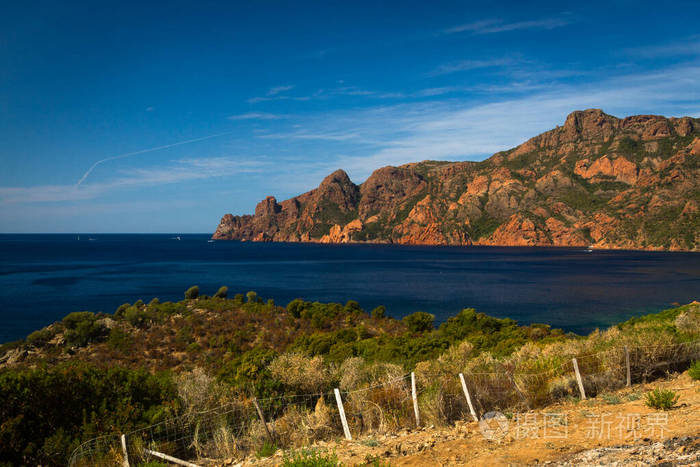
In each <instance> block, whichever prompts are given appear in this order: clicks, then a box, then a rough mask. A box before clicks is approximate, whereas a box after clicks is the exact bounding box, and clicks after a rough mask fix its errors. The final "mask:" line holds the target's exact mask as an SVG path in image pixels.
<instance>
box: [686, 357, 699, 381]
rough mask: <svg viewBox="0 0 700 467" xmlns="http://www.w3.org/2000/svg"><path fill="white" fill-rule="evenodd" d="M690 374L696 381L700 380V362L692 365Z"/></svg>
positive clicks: (689, 370)
mask: <svg viewBox="0 0 700 467" xmlns="http://www.w3.org/2000/svg"><path fill="white" fill-rule="evenodd" d="M688 374H689V375H690V377H691V378H693V379H694V380H700V360H697V361H694V362H693V363H691V364H690V368H689V369H688Z"/></svg>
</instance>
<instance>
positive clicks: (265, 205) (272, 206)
mask: <svg viewBox="0 0 700 467" xmlns="http://www.w3.org/2000/svg"><path fill="white" fill-rule="evenodd" d="M281 210H282V206H280V205H279V204H277V199H276V198H275V197H274V196H268V197H267V198H265V199H264V200H262V201H260V202H259V203H258V205H257V206H255V215H256V216H270V215H273V214H277V213H278V212H280V211H281Z"/></svg>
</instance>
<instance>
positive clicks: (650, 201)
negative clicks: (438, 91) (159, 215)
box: [212, 109, 700, 251]
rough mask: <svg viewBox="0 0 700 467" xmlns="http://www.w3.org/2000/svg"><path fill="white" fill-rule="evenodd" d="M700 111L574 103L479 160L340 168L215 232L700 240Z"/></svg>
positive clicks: (672, 244)
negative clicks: (352, 170)
mask: <svg viewBox="0 0 700 467" xmlns="http://www.w3.org/2000/svg"><path fill="white" fill-rule="evenodd" d="M698 180H700V119H695V118H691V117H680V118H676V117H671V118H666V117H663V116H658V115H636V116H630V117H625V118H622V119H620V118H617V117H614V116H612V115H608V114H606V113H604V112H603V111H602V110H600V109H588V110H583V111H575V112H572V113H571V114H569V115H568V116H567V118H566V121H565V123H564V125H563V126H557V127H556V128H554V129H552V130H549V131H546V132H544V133H541V134H539V135H537V136H534V137H533V138H530V139H529V140H527V141H525V142H524V143H522V144H520V145H519V146H516V147H515V148H512V149H510V150H507V151H502V152H498V153H496V154H494V155H492V156H491V157H489V158H487V159H485V160H484V161H481V162H472V161H465V162H442V161H423V162H413V163H409V164H404V165H401V166H398V167H394V166H386V167H382V168H379V169H377V170H375V171H374V172H373V173H372V174H371V175H370V176H369V177H368V178H367V180H365V181H364V182H363V183H361V184H359V185H356V184H354V183H353V182H352V180H350V178H349V176H348V175H347V173H345V172H344V171H343V170H340V169H339V170H336V171H335V172H333V173H332V174H330V175H328V176H327V177H326V178H325V179H324V180H323V181H322V182H321V184H320V185H319V186H318V188H315V189H313V190H310V191H308V192H306V193H303V194H301V195H298V196H295V197H293V198H290V199H287V200H284V201H282V202H279V203H278V202H277V199H276V198H274V197H272V196H268V197H267V198H266V199H265V200H263V201H261V202H260V203H259V204H258V205H257V206H256V208H255V214H254V215H243V216H233V215H231V214H226V215H225V216H223V218H222V219H221V221H220V223H219V225H218V227H217V229H216V231H215V233H214V235H213V236H212V238H214V239H217V240H242V241H284V242H321V243H349V242H372V243H398V244H422V245H499V246H586V245H593V246H594V247H595V248H616V249H617V248H620V249H648V250H691V251H698V250H700V214H699V212H700V183H699V182H698Z"/></svg>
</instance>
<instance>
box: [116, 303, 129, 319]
mask: <svg viewBox="0 0 700 467" xmlns="http://www.w3.org/2000/svg"><path fill="white" fill-rule="evenodd" d="M130 306H131V303H122V304H121V305H119V308H117V311H115V312H114V316H121V315H123V314H124V312H125V311H126V310H127V309H128V308H129V307H130Z"/></svg>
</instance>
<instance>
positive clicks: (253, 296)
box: [245, 290, 258, 303]
mask: <svg viewBox="0 0 700 467" xmlns="http://www.w3.org/2000/svg"><path fill="white" fill-rule="evenodd" d="M245 296H246V299H247V303H258V294H257V293H256V292H253V291H252V290H251V291H250V292H248V293H247V294H245Z"/></svg>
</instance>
